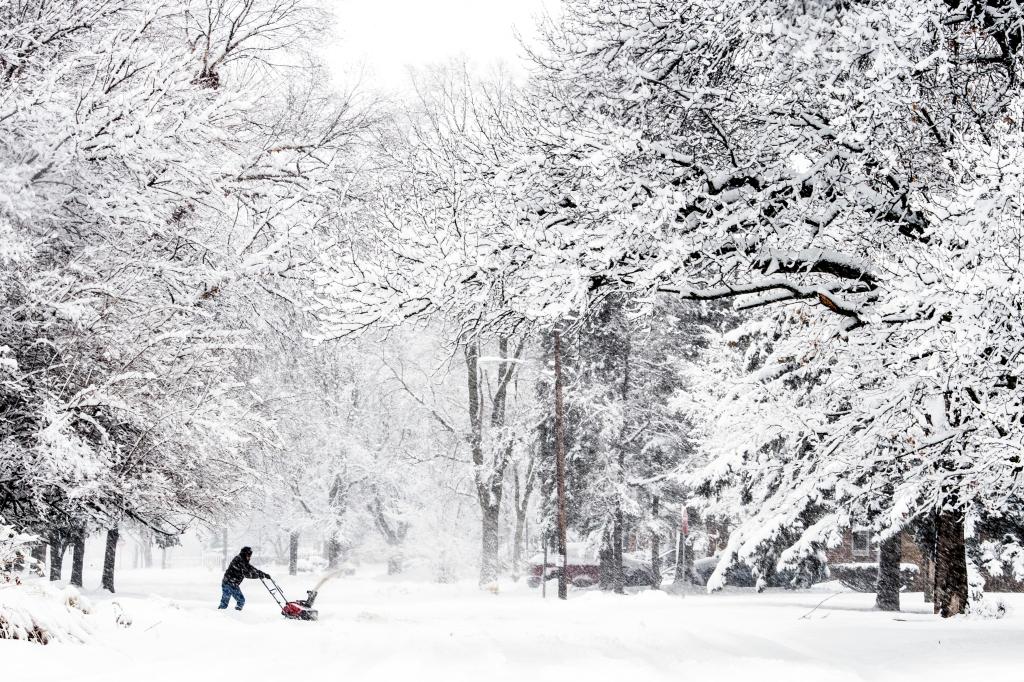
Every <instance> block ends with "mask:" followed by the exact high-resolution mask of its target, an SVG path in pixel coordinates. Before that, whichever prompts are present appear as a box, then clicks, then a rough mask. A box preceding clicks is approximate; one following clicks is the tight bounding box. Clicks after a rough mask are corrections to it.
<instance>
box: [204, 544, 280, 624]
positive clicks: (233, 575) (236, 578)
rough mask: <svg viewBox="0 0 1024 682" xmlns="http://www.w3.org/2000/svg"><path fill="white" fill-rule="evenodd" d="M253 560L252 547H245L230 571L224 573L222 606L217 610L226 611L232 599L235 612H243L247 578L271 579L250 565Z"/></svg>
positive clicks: (233, 561) (229, 565)
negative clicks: (243, 590)
mask: <svg viewBox="0 0 1024 682" xmlns="http://www.w3.org/2000/svg"><path fill="white" fill-rule="evenodd" d="M251 558H252V547H243V548H242V551H241V552H239V553H238V556H236V557H235V558H234V559H232V560H231V563H230V564H228V570H226V571H224V577H223V578H222V579H221V581H220V590H221V595H220V606H218V607H217V608H220V609H226V608H227V607H228V602H229V601H231V599H232V598H234V600H235V610H236V611H241V610H242V607H243V606H245V595H244V594H242V590H241V589H240V588H241V585H242V580H244V579H245V578H269V577H270V574H269V573H264V572H263V571H261V570H260V569H258V568H256V567H255V566H253V565H252V564H250V563H249V559H251Z"/></svg>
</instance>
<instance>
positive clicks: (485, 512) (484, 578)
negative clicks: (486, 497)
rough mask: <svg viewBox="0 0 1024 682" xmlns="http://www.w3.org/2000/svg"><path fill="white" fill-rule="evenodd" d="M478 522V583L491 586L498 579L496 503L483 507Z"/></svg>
mask: <svg viewBox="0 0 1024 682" xmlns="http://www.w3.org/2000/svg"><path fill="white" fill-rule="evenodd" d="M481 512H482V519H481V524H480V585H481V586H482V587H490V586H493V585H494V584H495V583H496V582H497V580H498V521H499V516H500V512H501V508H500V507H499V506H498V505H492V506H488V507H483V508H482V509H481Z"/></svg>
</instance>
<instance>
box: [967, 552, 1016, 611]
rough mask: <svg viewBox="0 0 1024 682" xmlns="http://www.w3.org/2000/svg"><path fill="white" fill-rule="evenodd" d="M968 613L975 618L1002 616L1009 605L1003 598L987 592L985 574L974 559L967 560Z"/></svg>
mask: <svg viewBox="0 0 1024 682" xmlns="http://www.w3.org/2000/svg"><path fill="white" fill-rule="evenodd" d="M967 584H968V594H969V598H968V602H967V613H968V614H970V615H971V616H974V617H975V618H997V619H998V618H1002V617H1003V616H1005V615H1006V613H1007V611H1008V610H1009V607H1008V606H1007V605H1006V602H1004V601H1003V600H1002V599H999V598H998V597H995V596H992V595H987V594H985V576H984V575H983V574H982V572H981V570H979V567H978V565H977V564H976V563H975V562H974V561H973V560H969V561H968V562H967Z"/></svg>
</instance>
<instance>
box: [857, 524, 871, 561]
mask: <svg viewBox="0 0 1024 682" xmlns="http://www.w3.org/2000/svg"><path fill="white" fill-rule="evenodd" d="M853 556H855V557H866V556H871V531H869V530H855V531H853Z"/></svg>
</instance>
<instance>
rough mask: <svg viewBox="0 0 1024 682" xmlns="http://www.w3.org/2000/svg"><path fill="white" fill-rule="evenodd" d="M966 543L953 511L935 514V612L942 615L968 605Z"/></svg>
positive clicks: (954, 612) (959, 518) (959, 612)
mask: <svg viewBox="0 0 1024 682" xmlns="http://www.w3.org/2000/svg"><path fill="white" fill-rule="evenodd" d="M967 594H968V585H967V547H966V544H965V542H964V522H963V519H962V518H961V516H960V515H959V514H958V513H956V512H952V511H940V512H939V513H938V514H937V515H936V516H935V592H934V595H933V597H934V608H935V613H937V614H939V615H941V616H942V617H943V618H949V617H950V616H955V615H958V614H961V613H964V611H965V610H966V608H967Z"/></svg>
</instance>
